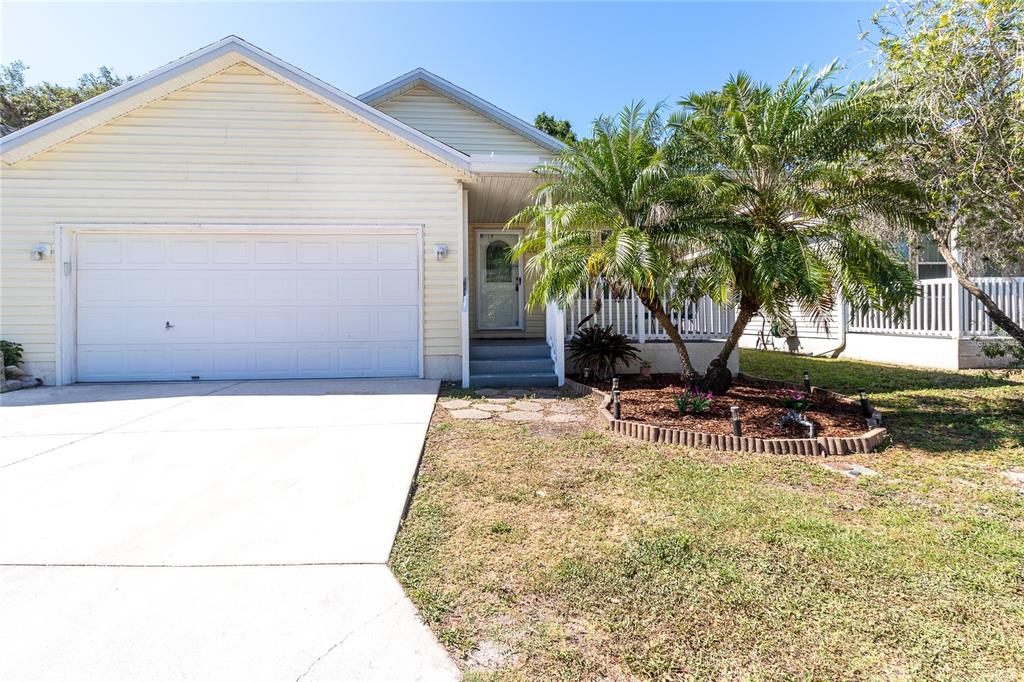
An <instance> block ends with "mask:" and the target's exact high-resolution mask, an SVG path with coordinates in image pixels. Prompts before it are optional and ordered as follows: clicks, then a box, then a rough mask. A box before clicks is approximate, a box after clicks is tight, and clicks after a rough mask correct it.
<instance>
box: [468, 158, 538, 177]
mask: <svg viewBox="0 0 1024 682" xmlns="http://www.w3.org/2000/svg"><path fill="white" fill-rule="evenodd" d="M469 158H470V163H471V166H470V168H471V169H472V170H473V172H474V173H490V174H493V173H500V174H509V173H511V174H514V175H529V174H531V173H533V171H534V169H535V168H537V166H540V165H542V164H544V163H545V161H546V159H542V158H541V157H539V156H518V155H516V156H514V155H502V154H473V155H471V156H470V157H469Z"/></svg>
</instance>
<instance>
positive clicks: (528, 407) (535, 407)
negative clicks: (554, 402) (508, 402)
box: [515, 400, 544, 412]
mask: <svg viewBox="0 0 1024 682" xmlns="http://www.w3.org/2000/svg"><path fill="white" fill-rule="evenodd" d="M515 408H516V409H517V410H523V411H525V412H540V411H541V410H543V409H544V406H543V405H541V404H540V403H533V402H529V401H526V400H520V401H519V402H517V403H516V404H515Z"/></svg>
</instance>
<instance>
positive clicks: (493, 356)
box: [469, 339, 551, 360]
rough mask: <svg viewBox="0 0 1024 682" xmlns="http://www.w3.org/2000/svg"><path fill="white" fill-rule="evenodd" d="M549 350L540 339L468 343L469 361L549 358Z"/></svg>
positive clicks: (545, 343)
mask: <svg viewBox="0 0 1024 682" xmlns="http://www.w3.org/2000/svg"><path fill="white" fill-rule="evenodd" d="M550 357H551V349H550V348H549V347H548V344H547V342H546V341H544V340H541V339H524V340H522V341H520V340H518V339H515V340H504V339H497V340H493V341H492V340H486V341H484V340H481V341H470V343H469V359H470V360H508V359H512V358H516V359H537V358H550Z"/></svg>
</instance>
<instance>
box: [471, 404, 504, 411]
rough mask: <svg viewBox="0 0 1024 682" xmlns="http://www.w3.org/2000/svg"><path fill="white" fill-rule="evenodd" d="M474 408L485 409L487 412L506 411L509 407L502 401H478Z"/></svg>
mask: <svg viewBox="0 0 1024 682" xmlns="http://www.w3.org/2000/svg"><path fill="white" fill-rule="evenodd" d="M473 409H474V410H485V411H487V412H504V411H505V410H507V409H508V406H507V405H502V404H500V403H498V404H495V403H477V404H476V405H474V406H473Z"/></svg>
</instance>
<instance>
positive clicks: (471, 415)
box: [452, 410, 505, 419]
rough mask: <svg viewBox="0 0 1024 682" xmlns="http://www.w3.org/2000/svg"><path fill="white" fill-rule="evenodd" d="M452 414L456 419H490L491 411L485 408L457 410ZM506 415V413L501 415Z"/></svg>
mask: <svg viewBox="0 0 1024 682" xmlns="http://www.w3.org/2000/svg"><path fill="white" fill-rule="evenodd" d="M452 416H453V417H455V418H456V419H490V418H491V416H492V415H491V413H490V412H484V411H483V410H455V411H454V412H452ZM501 416H502V417H504V416H505V415H501Z"/></svg>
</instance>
